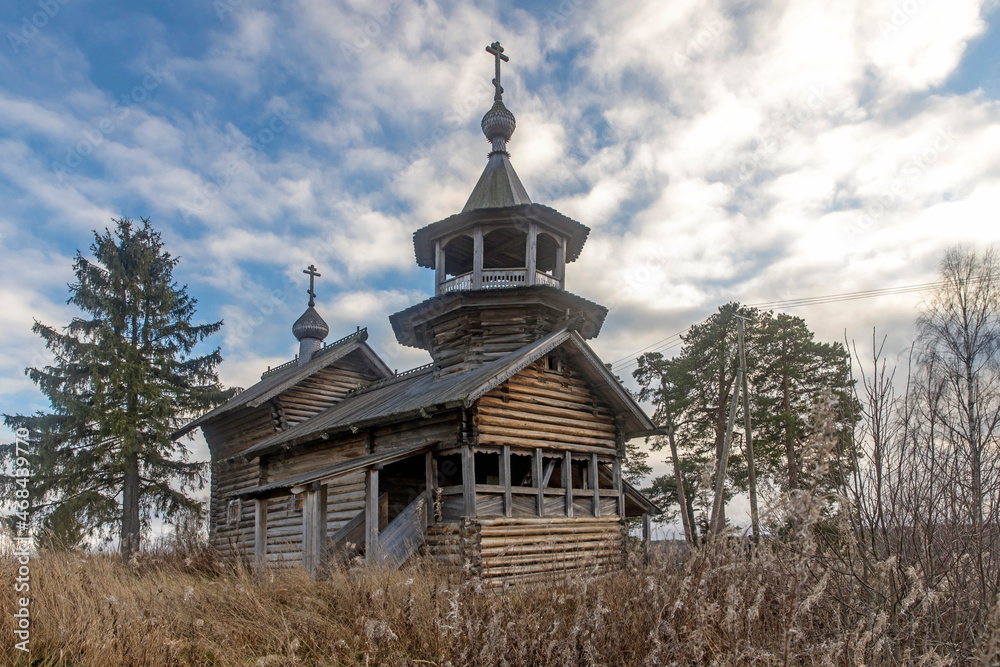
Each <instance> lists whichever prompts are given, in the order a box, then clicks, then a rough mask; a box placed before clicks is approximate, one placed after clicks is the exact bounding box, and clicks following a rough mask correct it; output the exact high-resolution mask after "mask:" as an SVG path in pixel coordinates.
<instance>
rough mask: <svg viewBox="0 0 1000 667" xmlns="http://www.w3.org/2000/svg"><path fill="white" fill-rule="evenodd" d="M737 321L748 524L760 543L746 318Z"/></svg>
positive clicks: (755, 541)
mask: <svg viewBox="0 0 1000 667" xmlns="http://www.w3.org/2000/svg"><path fill="white" fill-rule="evenodd" d="M736 318H737V322H738V323H739V329H738V330H737V331H738V333H739V345H740V375H741V376H742V378H741V379H742V380H743V430H744V432H745V433H746V441H747V471H748V478H749V479H748V481H749V483H750V525H751V526H752V527H753V543H754V544H756V545H759V544H760V521H759V517H758V514H757V469H756V468H757V465H756V463H755V462H754V458H753V437H752V435H751V433H750V390H749V389H748V387H747V353H746V347H744V345H743V323H744V321H745V320H746V319H747V318H746V317H743V316H742V315H737V316H736Z"/></svg>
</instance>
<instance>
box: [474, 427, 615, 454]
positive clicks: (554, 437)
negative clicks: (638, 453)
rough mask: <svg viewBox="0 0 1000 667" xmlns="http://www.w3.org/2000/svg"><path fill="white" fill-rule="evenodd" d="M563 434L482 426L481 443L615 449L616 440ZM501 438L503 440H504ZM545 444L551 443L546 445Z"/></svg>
mask: <svg viewBox="0 0 1000 667" xmlns="http://www.w3.org/2000/svg"><path fill="white" fill-rule="evenodd" d="M561 435H562V434H560V433H557V432H549V431H539V430H536V429H520V428H510V427H501V426H494V425H493V424H481V425H480V426H479V442H480V443H483V442H498V443H500V444H503V443H505V442H506V443H509V444H512V445H513V444H522V443H523V444H525V445H527V444H528V443H531V442H534V443H539V444H537V445H535V446H536V447H542V448H545V447H550V448H556V447H557V445H560V444H562V445H565V447H563V449H572V448H575V449H579V450H581V451H588V450H585V449H583V447H575V445H577V444H579V445H590V446H592V447H604V448H606V449H614V446H615V440H614V438H598V437H587V436H582V435H571V434H566V435H564V436H563V437H560V436H561ZM500 438H503V439H502V440H501V439H500ZM545 443H551V444H548V445H546V444H545Z"/></svg>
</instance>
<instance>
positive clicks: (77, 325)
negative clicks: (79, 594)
mask: <svg viewBox="0 0 1000 667" xmlns="http://www.w3.org/2000/svg"><path fill="white" fill-rule="evenodd" d="M113 222H114V223H115V228H114V230H113V231H111V230H107V229H106V230H105V231H104V233H103V234H101V233H98V232H95V233H94V243H93V244H92V245H91V247H90V249H91V252H92V253H93V256H94V258H93V260H91V259H88V258H86V257H84V256H83V254H82V253H80V252H79V251H78V252H77V255H76V260H75V262H74V272H75V275H76V282H74V283H72V284H71V285H70V286H69V287H70V294H71V296H70V298H69V301H68V302H69V303H71V304H73V305H75V306H77V307H78V308H79V309H80V310H81V311H82V314H81V315H80V316H77V317H74V318H73V320H72V321H71V322H70V323H69V325H68V326H66V327H64V328H62V329H57V328H55V327H52V326H48V325H46V324H43V323H41V322H38V321H37V320H36V321H35V324H34V326H33V327H32V331H34V333H36V334H38V335H39V336H41V337H42V338H43V339H44V340H45V345H46V347H47V348H48V350H49V351H51V352H52V354H53V356H54V360H53V363H52V365H50V366H45V367H43V368H28V369H26V370H25V373H26V374H27V375H28V377H30V378H31V380H32V381H33V382H34V383H35V384H36V385H38V387H39V389H40V390H41V391H42V392H43V393H44V394H45V395H46V396H47V397H48V399H49V401H50V402H51V404H52V409H51V412H49V413H37V414H34V415H5V422H6V424H7V425H8V426H10V427H11V428H22V427H23V428H27V429H28V430H29V431H30V433H31V442H32V445H33V448H32V449H33V454H32V457H31V461H30V463H31V466H30V467H31V471H32V484H33V494H34V495H33V498H32V499H31V504H32V510H33V511H32V516H33V517H35V518H36V519H37V520H38V526H39V528H41V529H43V530H48V531H50V532H54V533H56V534H57V536H58V534H59V533H62V534H64V535H73V536H75V537H76V539H79V535H80V533H79V529H80V528H82V529H84V531H85V532H100V533H105V534H113V533H114V532H115V531H114V526H115V525H116V524H117V525H118V526H119V528H120V530H119V537H120V545H121V546H120V548H121V552H122V554H123V555H125V556H129V555H131V554H133V553H135V552H136V551H137V550H138V548H139V545H140V540H141V536H142V533H143V529H144V528H147V527H148V526H149V522H150V520H151V519H152V518H153V517H154V516H158V517H162V518H166V519H171V518H174V517H178V516H180V515H183V514H185V513H199V512H200V503H199V502H197V501H196V500H194V499H192V498H191V497H190V496H189V495H188V494H189V493H190V492H192V491H195V490H198V489H201V488H203V487H204V484H205V472H206V470H205V464H204V463H200V462H192V461H190V460H189V453H188V450H187V448H186V447H185V446H184V445H183V444H181V443H178V442H174V441H173V440H171V438H170V434H171V433H172V432H173V431H175V430H176V429H177V427H179V426H180V425H181V423H182V422H183V421H185V420H186V419H188V418H190V417H191V416H192V415H194V414H197V413H201V412H203V411H205V410H206V409H208V408H210V407H213V406H215V405H217V404H219V403H220V402H222V401H223V400H225V399H226V398H227V397H228V396H229V395H231V392H229V391H225V390H223V389H222V388H221V386H220V384H219V381H218V377H217V375H216V372H215V369H216V367H217V366H218V364H219V363H220V362H221V361H222V356H221V354H220V352H219V349H218V348H216V349H215V350H214V351H212V352H210V353H208V354H203V355H199V356H192V353H193V352H194V349H195V347H196V346H197V345H198V343H200V342H201V341H203V340H204V339H206V338H207V337H208V336H211V335H212V334H214V333H216V332H217V331H219V329H220V328H221V327H222V322H221V321H219V322H214V323H211V324H192V322H191V320H192V317H193V316H194V313H195V305H196V303H197V302H196V300H195V299H193V298H191V297H190V296H189V295H188V293H187V286H179V285H178V284H177V283H176V282H175V281H174V279H173V269H174V267H175V266H176V265H177V262H178V259H177V258H174V257H172V256H171V255H170V253H168V252H167V251H165V250H164V249H163V242H162V240H161V238H160V234H159V232H157V231H155V230H154V229H153V227H152V226H151V225H150V222H149V220H148V219H147V218H143V219H142V224H141V225H135V224H134V223H133V222H132V221H130V220H129V219H128V218H122V219H120V220H113ZM12 453H13V452H12V448H11V447H6V448H4V449H2V450H0V459H5V460H4V461H3V462H4V463H8V462H9V461H10V460H11V459H12ZM4 482H5V485H6V486H9V485H10V484H11V482H12V480H11V479H10V478H5V479H4Z"/></svg>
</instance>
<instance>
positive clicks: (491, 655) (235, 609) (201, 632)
mask: <svg viewBox="0 0 1000 667" xmlns="http://www.w3.org/2000/svg"><path fill="white" fill-rule="evenodd" d="M806 542H809V540H806ZM818 563H819V561H818V560H817V559H816V554H814V553H810V551H809V550H808V549H805V550H803V548H802V544H801V543H798V544H794V545H787V546H786V545H784V544H776V545H770V546H768V547H767V548H764V549H761V550H760V551H758V552H757V553H756V554H755V555H754V556H753V557H748V555H747V552H746V550H745V549H744V548H743V547H741V546H738V545H735V544H716V545H714V546H709V547H705V548H702V549H700V550H698V551H696V552H692V553H690V554H689V555H687V556H686V557H685V558H683V559H680V562H679V563H678V559H677V558H676V557H674V556H670V557H665V558H661V559H657V562H653V563H651V564H649V565H645V564H643V563H641V561H640V560H639V559H637V558H635V557H633V558H632V562H631V564H630V565H629V566H628V567H626V568H625V569H624V570H623V571H621V572H619V573H615V574H612V575H605V576H601V577H594V578H589V577H585V576H578V577H576V578H574V579H572V580H570V581H552V582H550V583H547V584H541V585H534V586H527V587H522V588H517V589H513V590H507V591H497V590H489V589H486V588H484V587H482V586H481V585H479V584H477V583H476V582H474V581H471V582H465V583H463V582H458V581H454V580H451V581H449V580H448V579H447V578H445V577H443V576H442V575H441V574H440V573H439V572H436V571H435V570H434V569H433V568H430V567H428V566H427V565H426V564H422V563H418V564H417V565H415V566H411V567H407V568H406V569H404V570H402V571H397V572H389V571H381V570H368V569H364V568H359V569H356V570H354V571H347V570H341V571H337V572H334V573H332V574H331V576H329V577H328V578H325V579H324V580H322V581H318V582H317V581H312V580H310V579H309V578H307V577H306V576H305V575H304V574H303V573H301V572H296V571H291V572H280V573H279V572H265V573H263V574H257V573H254V572H252V571H249V570H247V569H245V568H242V567H240V566H238V565H235V566H234V565H232V564H227V563H223V562H221V561H219V560H217V559H216V558H214V557H213V556H212V554H211V553H210V552H209V551H207V550H205V549H197V550H187V551H184V550H178V551H174V552H171V553H163V554H160V555H144V556H143V557H142V558H141V559H140V560H139V561H137V562H134V563H132V564H124V563H122V562H121V561H120V560H118V559H116V558H114V557H108V556H98V555H81V554H43V555H40V556H39V557H37V558H36V559H35V560H33V561H32V564H31V577H32V596H33V600H32V603H31V614H32V623H33V625H32V639H31V647H32V653H31V659H32V662H29V660H28V659H27V658H26V656H24V654H22V653H20V652H18V651H15V650H14V649H13V648H12V646H11V644H12V642H10V641H7V642H4V646H3V648H2V653H0V656H2V660H3V662H4V663H6V664H16V665H27V664H34V665H95V666H96V665H100V666H113V665H251V666H254V665H260V666H278V665H341V664H343V665H353V664H364V665H406V664H412V665H455V666H456V667H457V666H458V665H592V664H603V665H623V664H636V665H666V664H677V665H691V664H706V665H708V664H718V665H742V664H747V665H750V664H755V665H783V664H795V665H800V664H807V665H812V664H816V665H859V664H865V665H895V664H911V663H912V664H928V665H935V664H976V662H978V661H977V659H976V655H977V652H981V654H982V657H983V658H984V659H986V656H987V655H989V656H991V657H995V656H996V655H997V653H998V651H1000V649H998V648H997V646H998V638H1000V633H998V631H997V623H998V622H1000V609H997V610H996V611H995V612H994V614H993V615H992V618H993V623H992V624H993V632H992V633H991V632H989V631H987V630H986V629H983V632H982V633H981V636H982V640H981V641H980V642H979V643H980V646H972V645H954V644H947V643H941V642H939V641H937V637H938V636H945V635H946V634H947V633H943V632H941V631H940V629H935V628H934V627H933V616H932V615H930V614H929V613H928V612H927V609H928V606H927V600H928V599H932V600H934V601H935V603H937V604H940V603H941V602H942V596H946V595H947V592H938V593H936V594H935V595H936V596H933V595H932V596H928V595H927V594H926V591H924V592H922V593H920V594H919V595H917V594H915V595H914V596H913V600H912V601H911V602H910V604H909V606H908V608H906V609H904V610H902V611H901V612H900V611H897V612H895V613H894V614H892V618H891V620H890V615H889V614H888V613H887V610H885V609H879V608H878V605H879V603H878V599H879V598H878V596H877V595H867V594H866V595H862V594H860V593H859V592H858V590H857V589H858V588H859V587H861V586H862V584H860V583H858V582H857V581H855V580H854V579H855V578H854V577H848V576H847V575H839V574H837V572H836V571H835V570H834V569H832V568H829V569H827V568H823V567H821V566H819V565H818ZM14 568H15V565H14V563H13V561H12V559H10V558H9V557H8V558H4V560H3V576H4V578H5V580H7V581H12V579H13V576H14V575H13V573H14ZM865 586H867V587H868V588H872V589H877V586H878V582H877V581H872V582H866V584H865ZM852 591H854V592H852ZM842 596H847V599H841V598H842ZM945 601H946V600H945ZM12 613H13V594H8V595H7V596H4V599H3V603H2V614H3V621H2V623H3V626H4V627H3V629H2V632H3V633H4V636H6V637H11V636H12V630H13V627H12V618H11V614H12ZM956 621H959V622H960V619H957V618H956Z"/></svg>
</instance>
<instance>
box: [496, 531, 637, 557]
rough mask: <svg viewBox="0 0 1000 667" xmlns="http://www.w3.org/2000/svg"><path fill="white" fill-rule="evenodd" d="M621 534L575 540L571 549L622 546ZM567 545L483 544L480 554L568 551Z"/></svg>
mask: <svg viewBox="0 0 1000 667" xmlns="http://www.w3.org/2000/svg"><path fill="white" fill-rule="evenodd" d="M622 546H623V545H622V541H621V536H619V539H618V540H588V541H586V542H577V543H575V544H573V545H572V548H573V551H590V550H601V549H618V550H621V548H622ZM566 549H567V545H565V544H562V543H544V544H521V543H516V544H510V545H508V546H505V547H501V546H487V545H483V546H482V547H481V549H480V554H481V555H482V556H483V558H486V557H487V556H506V555H511V556H516V555H523V554H540V553H549V552H553V551H555V552H559V553H569V552H568V551H566Z"/></svg>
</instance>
